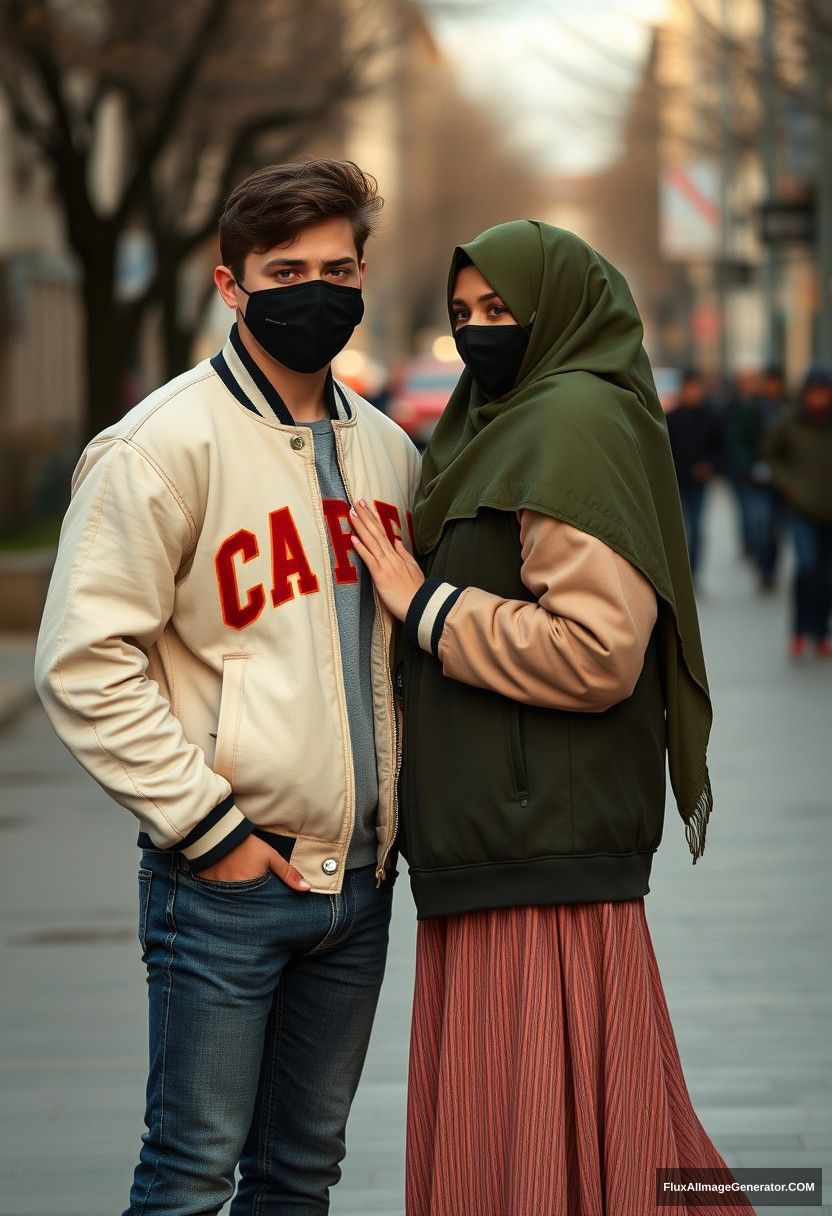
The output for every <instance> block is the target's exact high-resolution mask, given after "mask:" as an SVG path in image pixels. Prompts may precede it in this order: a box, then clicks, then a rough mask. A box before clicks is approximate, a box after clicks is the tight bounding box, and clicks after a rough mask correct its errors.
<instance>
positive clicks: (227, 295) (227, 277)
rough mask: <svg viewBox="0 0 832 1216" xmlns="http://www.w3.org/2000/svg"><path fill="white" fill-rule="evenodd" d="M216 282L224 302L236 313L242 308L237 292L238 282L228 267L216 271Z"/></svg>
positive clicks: (218, 268)
mask: <svg viewBox="0 0 832 1216" xmlns="http://www.w3.org/2000/svg"><path fill="white" fill-rule="evenodd" d="M214 282H215V283H216V286H217V291H218V292H219V293H220V295H221V296H222V298H223V301H224V302H225V303H226V304H227V305H228V307H229V308H233V309H234V311H235V312H236V311H237V309H238V308H240V307H241V302H240V298H239V294H238V291H237V280H236V279H235V278H234V275H233V274H232V273H231V271H230V270H229V269H228V267H227V266H218V267H217V268H216V270H215V271H214Z"/></svg>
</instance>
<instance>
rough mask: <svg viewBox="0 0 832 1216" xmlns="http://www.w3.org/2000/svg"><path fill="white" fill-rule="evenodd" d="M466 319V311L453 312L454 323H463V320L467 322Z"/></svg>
mask: <svg viewBox="0 0 832 1216" xmlns="http://www.w3.org/2000/svg"><path fill="white" fill-rule="evenodd" d="M467 320H468V313H467V312H463V311H460V312H455V313H454V325H463V324H464V323H465V322H467Z"/></svg>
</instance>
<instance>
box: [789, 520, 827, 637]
mask: <svg viewBox="0 0 832 1216" xmlns="http://www.w3.org/2000/svg"><path fill="white" fill-rule="evenodd" d="M790 523H791V529H792V541H793V542H794V556H795V563H796V569H795V575H794V589H793V608H792V612H793V616H792V632H793V633H794V634H795V636H804V635H807V634H808V636H809V637H812V638H815V639H816V640H817V641H822V640H824V639H826V638H828V637H829V618H830V615H832V524H818V523H815V522H814V521H813V520H811V519H807V518H806V517H805V516H804V515H798V514H797V513H796V512H792V514H791V517H790Z"/></svg>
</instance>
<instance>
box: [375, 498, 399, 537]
mask: <svg viewBox="0 0 832 1216" xmlns="http://www.w3.org/2000/svg"><path fill="white" fill-rule="evenodd" d="M374 505H375V508H376V511H377V512H378V517H379V519H380V520H381V522H382V526H383V527H384V531H385V532H386V533H387V536H388V539H389V541H390V544H391V545H392V543H393V541H394V540H396V538H397V537H398V539H399V540H402V517H401V515H399V509H398V507H394V506H393V504H392V503H390V502H380V501H379V499H375V504H374Z"/></svg>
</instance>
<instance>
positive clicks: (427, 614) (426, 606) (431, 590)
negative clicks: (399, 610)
mask: <svg viewBox="0 0 832 1216" xmlns="http://www.w3.org/2000/svg"><path fill="white" fill-rule="evenodd" d="M462 590H463V589H462V588H461V587H455V586H454V585H453V583H443V582H442V581H441V580H440V579H438V578H426V579H425V581H424V583H422V586H421V587H420V588H419V590H418V591H417V592H416V594H415V595H414V597H413V600H412V601H411V604H410V607H409V608H408V610H407V616H406V617H405V622H404V633H405V637H406V638H407V640H408V641H409V642H410V644H411V645H412V646H421V648H422V650H428V651H430V653H431V654H432V655H434V656H435V657H436V658H437V659H438V658H439V639H440V638H441V637H442V630H443V629H444V627H445V621H446V619H447V616H448V613H449V612H450V611H451V609H452V608H453V606H454V604H455V603H456V602H457V600H458V599H459V597H460V596H461V595H462Z"/></svg>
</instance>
